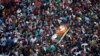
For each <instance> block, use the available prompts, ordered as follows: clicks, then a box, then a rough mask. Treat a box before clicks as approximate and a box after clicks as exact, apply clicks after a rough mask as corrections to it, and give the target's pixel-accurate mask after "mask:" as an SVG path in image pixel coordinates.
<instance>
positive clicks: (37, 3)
mask: <svg viewBox="0 0 100 56" xmlns="http://www.w3.org/2000/svg"><path fill="white" fill-rule="evenodd" d="M34 5H35V6H36V7H37V8H40V6H41V1H40V0H35V2H34Z"/></svg>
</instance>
